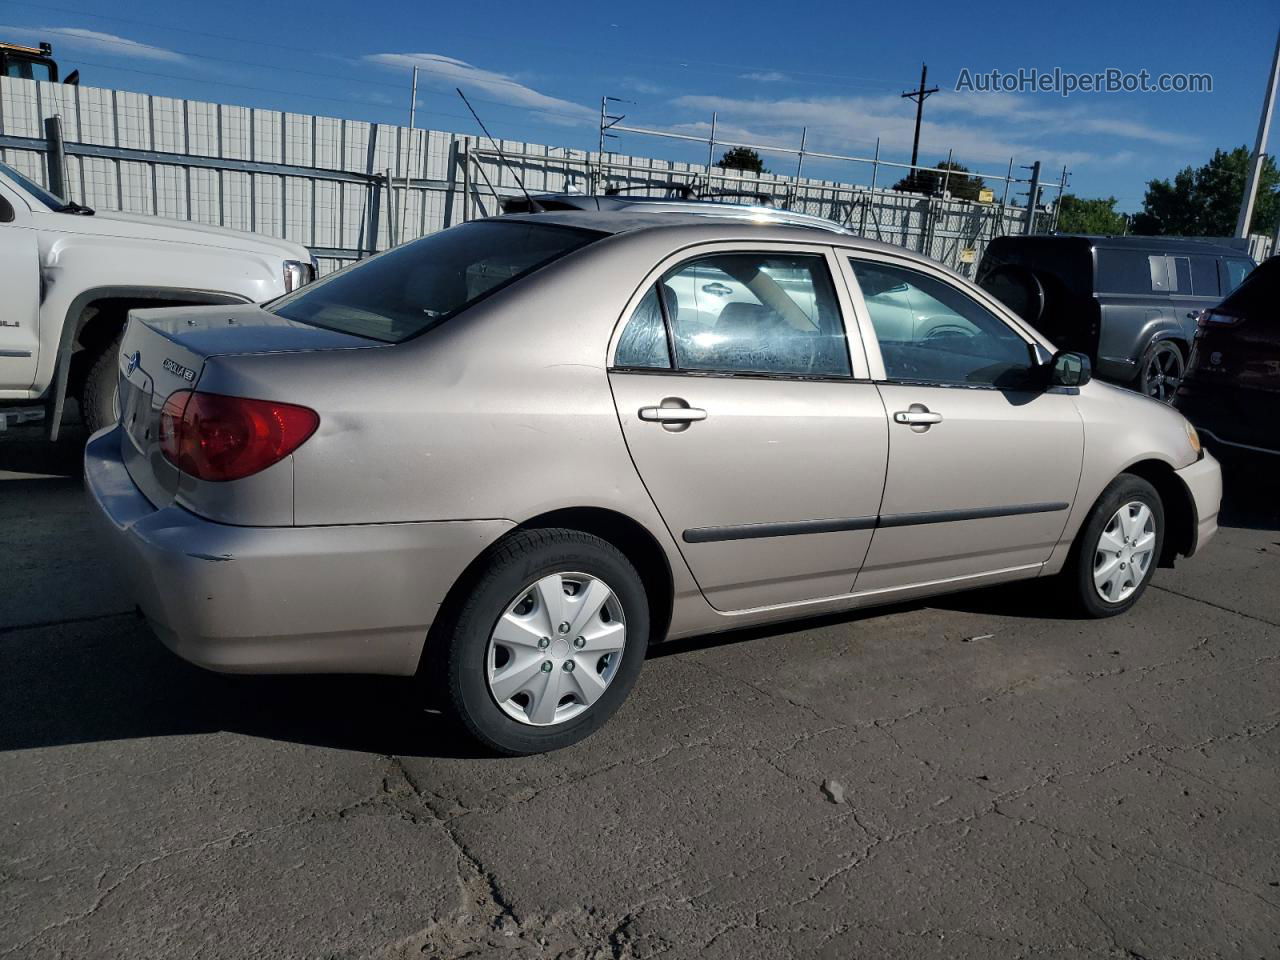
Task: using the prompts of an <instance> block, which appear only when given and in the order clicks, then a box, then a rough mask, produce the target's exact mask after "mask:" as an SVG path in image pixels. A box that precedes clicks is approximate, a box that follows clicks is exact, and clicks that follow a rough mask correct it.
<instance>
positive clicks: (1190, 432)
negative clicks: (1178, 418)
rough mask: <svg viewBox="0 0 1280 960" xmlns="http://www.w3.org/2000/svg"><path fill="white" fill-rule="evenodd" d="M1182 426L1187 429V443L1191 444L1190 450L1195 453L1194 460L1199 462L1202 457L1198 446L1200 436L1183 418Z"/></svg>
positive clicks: (1202, 453)
mask: <svg viewBox="0 0 1280 960" xmlns="http://www.w3.org/2000/svg"><path fill="white" fill-rule="evenodd" d="M1182 425H1183V426H1185V427H1186V428H1187V442H1188V443H1190V444H1191V449H1192V450H1194V451H1195V453H1196V459H1197V460H1199V459H1200V458H1201V457H1203V456H1204V450H1203V449H1202V448H1201V446H1200V434H1199V433H1197V432H1196V428H1195V427H1193V426H1192V425H1191V421H1190V420H1188V419H1186V418H1185V417H1184V418H1183V420H1182Z"/></svg>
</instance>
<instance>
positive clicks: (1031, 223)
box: [1022, 160, 1040, 236]
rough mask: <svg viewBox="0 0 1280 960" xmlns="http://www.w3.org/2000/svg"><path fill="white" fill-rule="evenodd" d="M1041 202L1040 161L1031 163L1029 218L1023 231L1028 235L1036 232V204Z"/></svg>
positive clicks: (1024, 224) (1028, 201)
mask: <svg viewBox="0 0 1280 960" xmlns="http://www.w3.org/2000/svg"><path fill="white" fill-rule="evenodd" d="M1039 202H1040V161H1039V160H1037V161H1036V162H1035V163H1033V164H1032V165H1031V189H1030V190H1029V191H1028V192H1027V218H1026V220H1025V221H1023V224H1022V232H1023V233H1024V234H1026V235H1028V236H1030V235H1031V234H1033V233H1035V232H1036V204H1038V203H1039Z"/></svg>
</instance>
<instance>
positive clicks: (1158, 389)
mask: <svg viewBox="0 0 1280 960" xmlns="http://www.w3.org/2000/svg"><path fill="white" fill-rule="evenodd" d="M1186 372H1187V358H1186V357H1185V356H1184V355H1183V353H1182V350H1181V349H1180V348H1179V347H1178V345H1177V344H1176V343H1174V342H1173V341H1172V340H1153V341H1152V342H1151V343H1150V344H1149V345H1148V346H1147V349H1146V350H1145V351H1144V352H1143V354H1142V361H1141V364H1140V365H1139V367H1138V390H1139V392H1141V393H1145V394H1146V395H1147V396H1148V397H1150V398H1151V399H1153V400H1159V401H1160V402H1161V403H1173V397H1174V394H1176V393H1177V392H1178V385H1179V384H1180V383H1182V378H1183V377H1184V376H1185V375H1186Z"/></svg>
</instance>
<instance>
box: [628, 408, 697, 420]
mask: <svg viewBox="0 0 1280 960" xmlns="http://www.w3.org/2000/svg"><path fill="white" fill-rule="evenodd" d="M640 419H641V420H647V421H649V422H650V423H693V421H695V420H705V419H707V411H705V410H701V409H699V408H698V407H641V408H640Z"/></svg>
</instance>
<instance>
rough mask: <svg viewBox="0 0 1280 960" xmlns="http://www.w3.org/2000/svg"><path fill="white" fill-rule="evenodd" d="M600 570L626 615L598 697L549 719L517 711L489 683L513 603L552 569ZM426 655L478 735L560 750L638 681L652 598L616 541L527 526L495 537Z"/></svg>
mask: <svg viewBox="0 0 1280 960" xmlns="http://www.w3.org/2000/svg"><path fill="white" fill-rule="evenodd" d="M570 571H573V572H578V573H583V574H588V575H590V576H592V577H596V578H598V579H600V580H602V581H604V583H605V584H606V585H607V586H608V587H609V588H610V589H611V590H612V591H613V594H614V596H615V597H616V598H617V600H618V602H619V603H620V604H621V607H622V613H623V617H624V619H625V623H626V646H625V648H624V649H623V651H622V659H621V662H620V663H619V664H618V665H617V668H616V671H615V672H614V673H613V674H612V679H611V681H610V682H609V684H608V686H607V687H606V688H605V690H604V692H603V693H602V694H600V696H599V699H598V700H596V701H595V702H594V703H592V704H591V705H590V706H588V707H587V708H586V709H585V710H584V711H583V712H581V713H579V714H578V715H577V716H575V717H573V718H571V719H567V720H565V721H563V722H561V723H557V724H554V725H551V726H531V725H529V724H527V723H523V722H521V721H519V720H516V719H514V718H513V717H512V716H510V715H509V714H508V713H506V712H505V711H504V710H503V709H502V708H501V707H500V706H499V705H498V702H497V700H496V699H495V698H494V695H493V694H492V692H491V691H490V689H489V680H488V674H487V663H488V653H489V640H490V636H491V635H492V633H493V631H494V627H495V625H496V624H497V622H498V618H499V617H501V616H502V615H503V613H504V612H505V611H506V609H507V607H508V606H509V605H510V604H511V603H512V602H513V601H515V600H516V599H518V597H519V596H520V594H521V593H522V592H524V591H525V590H527V589H528V588H529V587H530V586H531V585H532V584H534V583H535V582H536V581H538V580H539V579H541V578H542V577H545V576H548V575H550V574H553V573H567V572H570ZM446 606H447V607H450V608H451V609H447V610H445V611H443V613H442V616H443V618H444V619H443V620H442V622H441V624H440V625H439V628H438V630H437V631H433V632H434V633H435V635H436V640H435V642H434V643H433V645H432V648H431V652H430V654H429V657H428V660H427V661H426V662H424V664H423V666H422V668H421V672H422V673H423V674H427V675H430V673H431V672H432V671H434V670H438V669H439V667H440V663H439V660H440V658H446V662H445V664H444V666H445V670H444V677H443V680H444V687H445V689H444V690H443V691H442V692H443V693H444V695H445V696H444V701H445V704H446V705H447V707H448V709H449V711H450V713H451V714H452V715H453V717H454V719H455V720H456V721H457V722H458V724H459V725H460V726H461V728H462V729H463V730H464V731H465V732H466V733H467V734H468V735H469V736H470V737H472V738H473V739H474V740H476V741H477V742H478V743H480V744H481V745H483V746H484V747H486V748H488V749H489V750H492V751H494V752H496V753H500V754H505V755H508V756H519V755H524V754H532V753H543V752H546V751H549V750H558V749H560V748H561V747H567V746H569V745H570V744H574V743H577V742H578V741H579V740H582V739H585V738H586V737H588V736H590V735H591V734H592V733H594V732H595V731H596V730H598V729H599V728H600V727H601V726H603V725H604V723H605V721H607V720H608V719H609V717H611V716H612V715H613V714H614V713H615V712H616V711H617V709H618V708H619V707H620V706H621V705H622V702H623V701H624V700H625V699H626V698H627V695H628V694H630V692H631V689H632V687H634V686H635V682H636V678H637V677H638V676H639V675H640V670H641V668H642V667H643V665H644V659H645V652H646V649H647V647H648V641H649V603H648V598H647V597H646V595H645V589H644V582H643V581H642V580H641V578H640V575H639V574H638V573H637V572H636V569H635V567H633V566H632V565H631V562H630V561H629V560H628V559H627V558H626V556H625V555H623V553H622V552H621V551H619V550H618V549H617V548H616V547H614V546H613V545H612V544H610V543H608V542H607V541H605V540H602V539H600V538H599V537H596V536H593V535H591V534H588V533H583V532H581V531H578V530H568V529H561V528H553V529H546V530H525V531H522V532H520V533H517V534H514V535H513V536H511V537H509V538H508V539H506V540H503V541H501V542H500V543H498V544H496V545H495V546H494V548H493V549H492V550H491V552H490V554H489V555H488V556H487V557H485V558H484V560H483V561H482V565H481V566H480V568H479V570H478V572H477V573H476V574H475V575H474V576H473V577H471V578H470V579H469V580H468V581H467V582H466V583H465V584H463V585H462V586H461V588H460V590H459V591H458V595H457V599H456V602H452V603H450V604H447V605H446Z"/></svg>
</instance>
